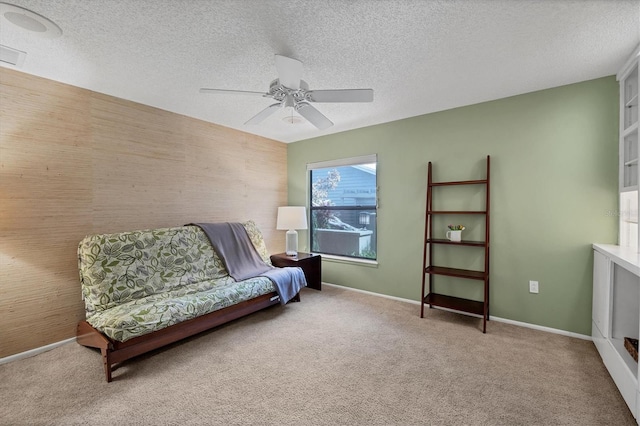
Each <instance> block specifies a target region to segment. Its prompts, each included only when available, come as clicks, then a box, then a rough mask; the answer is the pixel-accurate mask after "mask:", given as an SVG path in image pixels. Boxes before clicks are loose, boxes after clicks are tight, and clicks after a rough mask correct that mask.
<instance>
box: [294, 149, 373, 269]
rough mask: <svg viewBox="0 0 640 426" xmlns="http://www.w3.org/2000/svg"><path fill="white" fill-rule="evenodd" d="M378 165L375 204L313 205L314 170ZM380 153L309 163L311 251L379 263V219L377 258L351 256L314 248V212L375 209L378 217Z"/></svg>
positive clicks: (354, 260) (351, 259)
mask: <svg viewBox="0 0 640 426" xmlns="http://www.w3.org/2000/svg"><path fill="white" fill-rule="evenodd" d="M372 163H375V165H376V173H375V202H374V204H373V205H356V206H326V207H321V208H318V207H317V206H316V207H314V206H313V205H312V202H311V200H312V197H313V179H312V172H313V171H314V170H319V169H328V168H340V167H348V166H358V165H363V164H372ZM378 166H379V164H378V154H369V155H361V156H357V157H348V158H340V159H336V160H328V161H320V162H315V163H308V164H307V172H306V173H307V189H308V193H307V206H308V210H309V230H308V235H307V237H308V241H309V248H310V251H312V252H313V253H318V254H321V255H322V256H323V258H326V259H331V260H335V261H339V262H354V263H363V264H369V265H377V264H378V258H379V256H378V243H377V234H378V223H377V222H378V221H377V220H376V230H375V231H374V232H375V234H376V244H375V253H376V258H375V259H373V258H370V257H361V256H349V255H345V254H333V253H325V252H322V251H316V250H313V243H314V239H313V220H312V219H313V212H314V211H318V210H325V211H330V210H356V211H357V210H374V211H375V214H376V219H377V217H378V210H379V196H380V190H379V185H378V179H379V173H378Z"/></svg>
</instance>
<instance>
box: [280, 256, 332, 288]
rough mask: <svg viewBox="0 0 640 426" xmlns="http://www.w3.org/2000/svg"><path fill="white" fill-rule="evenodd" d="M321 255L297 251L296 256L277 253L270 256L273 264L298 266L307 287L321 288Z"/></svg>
mask: <svg viewBox="0 0 640 426" xmlns="http://www.w3.org/2000/svg"><path fill="white" fill-rule="evenodd" d="M321 260H322V257H321V256H320V255H319V254H313V253H302V252H298V255H297V256H287V255H286V254H285V253H278V254H274V255H272V256H271V263H272V264H273V266H277V267H280V268H282V267H285V266H298V267H300V268H302V271H303V272H304V276H305V278H306V279H307V287H309V288H312V289H315V290H322V262H321Z"/></svg>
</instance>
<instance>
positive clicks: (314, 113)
mask: <svg viewBox="0 0 640 426" xmlns="http://www.w3.org/2000/svg"><path fill="white" fill-rule="evenodd" d="M295 109H296V111H297V112H298V114H300V115H301V116H303V117H304V118H306V119H307V121H309V123H311V124H313V125H314V126H316V127H317V128H318V129H320V130H324V129H328V128H329V127H331V126H333V123H332V122H331V120H329V119H328V118H327V117H325V116H324V115H322V113H321V112H320V111H318V110H317V109H315V108H314V107H312V106H311V105H309V104H308V103H307V102H299V103H298V104H297V105H296V107H295Z"/></svg>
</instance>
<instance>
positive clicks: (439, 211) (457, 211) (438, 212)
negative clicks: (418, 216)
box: [427, 210, 487, 214]
mask: <svg viewBox="0 0 640 426" xmlns="http://www.w3.org/2000/svg"><path fill="white" fill-rule="evenodd" d="M427 214H487V211H486V210H429V211H428V212H427Z"/></svg>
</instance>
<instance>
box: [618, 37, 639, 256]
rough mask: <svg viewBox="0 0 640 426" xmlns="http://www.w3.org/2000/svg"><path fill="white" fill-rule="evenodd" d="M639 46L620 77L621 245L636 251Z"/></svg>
mask: <svg viewBox="0 0 640 426" xmlns="http://www.w3.org/2000/svg"><path fill="white" fill-rule="evenodd" d="M639 58H640V46H638V47H636V49H635V50H634V52H633V54H632V55H631V56H630V57H629V59H628V60H627V62H626V63H625V65H624V66H623V67H622V69H621V70H620V72H619V73H618V75H617V79H618V82H619V83H620V142H619V148H618V150H619V151H618V152H619V154H618V155H619V159H620V160H619V166H618V169H619V173H620V176H619V190H618V191H619V200H618V202H619V204H618V208H619V216H620V221H619V232H618V244H620V245H621V246H626V247H629V248H631V249H632V250H635V251H636V252H637V251H638V250H639V249H640V247H639V244H638V242H639V241H640V227H638V210H640V203H639V201H638V200H639V199H640V197H638V190H639V188H640V186H639V184H638V181H639V174H638V170H639V168H640V166H639V164H638V157H639V156H638V152H639V147H638V143H639V138H638V133H639V131H640V130H639V125H640V113H639V110H638V103H639V102H638V99H639V96H638V95H639V91H638V90H639V85H638V83H639V82H640V64H639Z"/></svg>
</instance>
